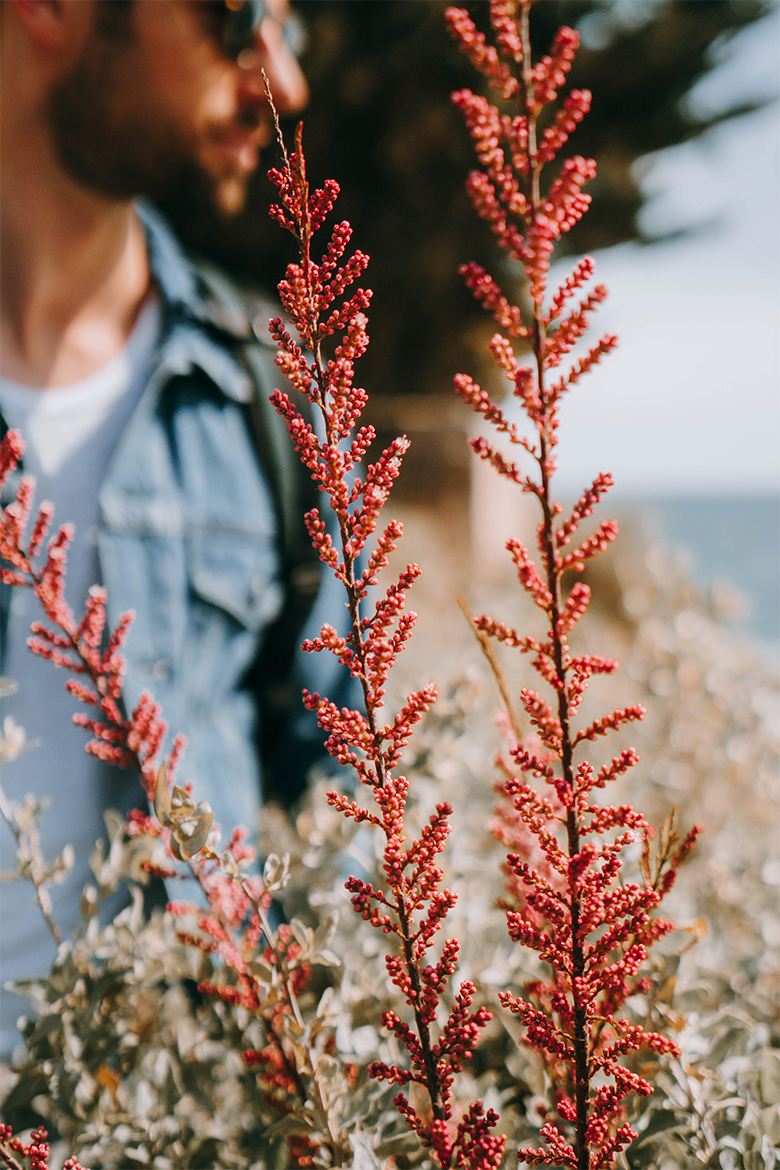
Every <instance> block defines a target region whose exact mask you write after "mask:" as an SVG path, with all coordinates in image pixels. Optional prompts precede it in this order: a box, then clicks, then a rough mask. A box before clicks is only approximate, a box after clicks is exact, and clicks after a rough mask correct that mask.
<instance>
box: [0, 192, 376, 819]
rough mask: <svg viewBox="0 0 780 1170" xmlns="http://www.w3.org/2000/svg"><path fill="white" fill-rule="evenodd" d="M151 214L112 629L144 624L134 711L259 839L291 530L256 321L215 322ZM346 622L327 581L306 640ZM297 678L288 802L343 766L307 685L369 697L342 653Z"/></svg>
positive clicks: (129, 700) (107, 545) (114, 467)
mask: <svg viewBox="0 0 780 1170" xmlns="http://www.w3.org/2000/svg"><path fill="white" fill-rule="evenodd" d="M140 211H141V215H142V218H143V220H144V224H145V227H146V231H147V241H148V248H149V259H150V266H151V270H152V274H153V277H154V280H155V282H156V285H157V288H158V292H159V295H160V300H161V307H162V314H163V329H162V341H161V344H160V347H159V353H158V354H157V357H156V360H155V363H154V367H153V370H152V373H151V376H150V379H149V383H148V385H147V388H146V390H145V392H144V394H143V396H142V398H141V400H140V402H139V404H138V406H137V408H136V410H135V412H134V414H133V416H132V418H131V420H130V422H129V423H128V425H127V427H126V428H125V431H124V433H123V435H122V437H121V439H120V442H119V444H118V447H117V449H116V452H115V454H114V457H113V459H112V461H111V464H110V467H109V470H108V473H107V475H106V478H105V480H104V482H103V484H102V487H101V490H100V496H99V505H100V521H99V537H98V547H99V557H100V566H101V574H102V583H103V584H104V585H105V587H106V589H107V593H108V618H109V621H110V624H111V626H112V627H113V626H115V625H116V623H117V621H118V619H119V616H120V614H122V613H124V612H125V611H127V610H133V611H134V612H135V621H134V622H133V625H132V627H131V630H130V633H129V636H128V639H127V642H126V646H125V657H126V660H127V674H126V678H125V685H124V702H125V707H126V709H127V710H131V709H132V708H133V706H134V705H135V704H136V702H137V700H138V697H139V695H140V694H141V692H142V691H144V690H148V691H151V692H152V693H153V695H154V697H155V699H156V700H157V701H158V702H159V703H160V705H161V707H162V712H163V716H164V718H165V720H166V722H167V724H168V727H169V729H170V730H169V736H168V745H166V746H169V744H170V740H171V739H172V737H173V734H174V733H178V732H182V733H184V734H185V735H186V736H187V740H188V748H187V753H186V757H185V760H186V766H185V767H184V775H186V777H187V778H191V779H192V780H193V782H194V786H195V794H196V799H198V800H202V799H205V800H208V801H209V803H210V804H211V806H212V808H213V810H214V814H215V819H216V820H217V822H219V824H220V825H221V827H222V830H223V834H224V835H228V834H229V833H230V831H231V830H232V828H233V827H234V826H235V825H238V824H243V825H246V826H247V827H248V828H250V830H252V829H254V826H255V825H256V824H257V822H258V815H259V812H260V808H261V805H262V801H263V778H262V775H261V764H260V761H259V758H258V750H257V727H258V718H259V711H258V703H259V693H258V691H257V690H256V689H255V690H253V689H252V687H251V684H248V683H247V672H248V670H249V668H250V667H251V665H252V664H253V662H254V661H255V659H256V658H257V656H258V652H259V651H260V649H261V647H262V643H263V637H264V633H265V632H266V631H267V630H268V628H269V625H270V623H272V622H273V619H274V618H275V617H276V616H277V615H278V613H279V611H280V608H281V606H282V603H283V589H282V581H281V574H280V560H279V555H278V551H277V518H276V515H275V510H274V506H273V501H272V497H271V493H270V491H269V486H268V482H267V480H266V477H265V476H264V474H263V471H262V469H261V467H260V466H259V463H258V456H257V453H256V446H255V442H254V440H253V436H252V433H251V423H250V421H249V411H248V405H247V404H248V403H249V402H250V400H251V398H252V395H253V386H252V381H251V379H250V377H249V375H248V373H247V371H246V369H245V368H244V367H243V366H242V364H241V362H240V360H239V359H238V358H237V357H236V356H235V349H236V347H235V345H234V344H233V342H234V341H235V339H236V337H240V336H241V335H243V333H245V332H246V329H247V328H248V325H247V321H246V320H243V321H241V320H239V321H238V322H236V321H233V322H231V321H229V320H228V321H226V320H225V319H224V314H220V313H219V312H217V311H215V307H214V304H213V303H211V302H210V301H209V299H208V297H207V296H206V295H204V293H203V291H202V289H201V287H200V285H199V282H198V280H197V278H196V274H195V271H194V270H193V267H192V266H191V264H190V263H189V262H188V260H187V258H186V257H185V256H184V254H183V253H182V251H181V249H180V248H179V246H178V244H177V243H176V241H175V239H174V238H173V236H172V235H171V233H170V231H169V230H168V228H167V227H166V226H165V225H164V224H163V223H162V221H161V220H160V219H159V217H158V216H157V215H156V214H154V213H153V212H151V211H150V210H149V209H147V208H141V209H140ZM256 331H257V332H258V334H260V336H261V337H262V330H261V329H260V328H258V329H257V330H256ZM261 343H262V341H261ZM266 344H270V341H267V342H266ZM281 382H282V379H281V376H280V382H279V383H277V384H281ZM273 388H274V386H273V385H269V386H267V387H266V388H265V391H264V392H265V393H266V395H267V394H270V392H271V391H272V390H273ZM344 612H345V610H344V606H343V601H342V599H341V598H340V597H339V596H338V590H337V587H336V586H335V583H332V581H331V578H330V574H327V575H326V577H325V580H324V583H323V586H322V588H321V590H320V595H319V596H318V598H317V601H316V604H315V606H314V609H313V611H312V614H311V617H310V620H309V626H308V627H307V629H306V631H305V634H307V635H311V634H312V632H313V631H315V630H316V631H318V630H319V628H320V626H321V625H322V623H323V621H325V620H328V621H330V622H331V623H333V624H337V625H341V624H343V622H342V621H340V620H339V618H338V614H339V613H341V614H344ZM1 669H2V663H0V670H1ZM290 673H291V683H290V689H291V693H294V694H295V695H296V696H298V698H297V704H296V706H295V707H294V709H293V710H292V711H291V712H290V714H289V716H288V717H287V719H286V721H285V726H284V728H283V732H282V735H281V738H280V740H279V743H278V745H277V748H276V751H275V764H276V767H277V769H280V770H281V773H282V774H281V776H279V777H277V790H278V791H280V792H281V794H282V795H283V796H287V797H288V798H292V797H294V796H295V795H297V794H298V793H299V792H300V791H301V789H302V787H303V784H304V781H305V775H306V773H307V771H308V770H309V769H310V767H311V766H312V765H313V764H315V763H320V764H323V765H325V766H327V765H328V763H330V761H329V760H328V757H327V756H326V754H325V752H324V748H323V735H322V732H321V731H320V730H319V729H318V728H317V726H316V719H315V717H314V715H313V714H312V713H311V712H307V711H305V710H304V708H303V705H302V702H301V701H300V698H299V696H300V690H301V687H302V686H304V685H306V686H308V687H309V689H310V690H312V691H318V692H319V693H321V694H327V695H329V696H330V697H331V698H333V699H334V701H335V702H337V703H339V705H343V704H345V703H347V702H349V700H350V692H351V691H352V698H353V700H354V692H353V686H354V684H353V682H352V680H351V679H350V678H349V676H348V674H347V673H346V672H345V671H344V670H343V668H341V667H340V666H339V665H338V664H337V663H335V661H334V660H333V658H332V656H330V655H327V656H326V655H322V654H321V655H304V654H302V652H300V651H299V652H298V655H297V657H296V658H295V659H294V661H293V663H292V665H291V672H290Z"/></svg>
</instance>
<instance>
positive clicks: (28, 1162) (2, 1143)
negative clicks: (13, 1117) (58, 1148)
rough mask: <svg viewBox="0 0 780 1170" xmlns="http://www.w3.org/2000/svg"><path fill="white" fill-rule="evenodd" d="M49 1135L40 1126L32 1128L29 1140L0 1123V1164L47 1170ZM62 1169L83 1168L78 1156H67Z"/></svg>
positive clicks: (15, 1169) (18, 1169)
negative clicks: (25, 1140) (18, 1135)
mask: <svg viewBox="0 0 780 1170" xmlns="http://www.w3.org/2000/svg"><path fill="white" fill-rule="evenodd" d="M48 1139H49V1135H48V1133H47V1132H46V1130H45V1129H43V1128H42V1127H40V1128H38V1129H34V1130H33V1131H32V1133H31V1134H30V1140H29V1142H23V1141H22V1140H21V1138H18V1137H14V1135H13V1130H12V1128H11V1126H10V1125H3V1124H2V1123H0V1166H5V1167H7V1168H8V1170H27V1168H28V1167H29V1170H49V1154H50V1152H51V1151H50V1147H49V1140H48ZM62 1170H85V1167H84V1166H82V1165H81V1163H80V1162H79V1160H78V1158H76V1157H75V1156H74V1157H72V1158H68V1159H67V1160H66V1161H65V1163H64V1164H63V1167H62Z"/></svg>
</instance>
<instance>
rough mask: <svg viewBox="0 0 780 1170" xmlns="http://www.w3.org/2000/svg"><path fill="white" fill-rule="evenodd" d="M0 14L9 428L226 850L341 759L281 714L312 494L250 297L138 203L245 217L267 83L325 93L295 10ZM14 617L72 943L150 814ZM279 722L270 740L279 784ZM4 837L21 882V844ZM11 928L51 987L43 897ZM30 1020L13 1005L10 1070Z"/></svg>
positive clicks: (175, 3)
mask: <svg viewBox="0 0 780 1170" xmlns="http://www.w3.org/2000/svg"><path fill="white" fill-rule="evenodd" d="M0 10H1V11H2V74H1V78H2V80H1V82H0V84H1V85H2V92H1V94H0V96H1V98H2V152H3V163H2V192H1V193H2V202H1V203H0V246H1V247H2V252H1V254H0V266H1V267H0V275H1V276H2V284H1V285H0V339H1V340H2V358H1V362H2V364H1V365H0V374H1V375H2V377H1V378H0V412H2V413H1V415H0V425H2V427H3V429H5V427H18V428H19V429H20V430H21V431H22V433H23V436H24V438H25V441H26V443H27V452H26V455H25V467H24V470H25V471H26V472H28V473H33V474H35V475H36V477H37V480H38V491H37V500H38V501H39V502H40V501H41V500H42V499H50V500H52V501H53V502H54V504H55V507H56V520H57V521H59V522H60V523H62V522H65V521H69V522H73V523H75V525H76V535H75V538H74V541H73V544H72V547H71V550H70V554H69V575H68V583H67V587H66V597H67V599H68V601H69V603H70V605H71V607H72V608H73V609H74V611H75V612H77V613H78V612H79V611H81V610H82V609H83V605H84V600H85V597H86V593H87V590H88V588H89V586H90V585H91V584H93V583H95V582H96V581H100V582H102V583H103V584H104V585H105V586H106V588H107V590H108V599H109V600H108V609H109V618H110V621H111V624H112V625H115V624H116V621H117V619H118V617H119V615H120V613H122V612H123V611H126V610H128V609H133V610H134V611H135V612H136V620H135V623H134V625H133V627H132V630H131V634H130V636H129V639H128V642H127V646H126V657H127V675H126V682H125V702H126V705H127V707H128V708H132V706H134V704H135V702H136V701H137V698H138V695H139V694H140V692H141V691H142V690H144V689H149V690H151V691H153V693H154V695H155V698H156V699H157V700H158V701H159V702H160V703H161V705H162V708H163V713H164V716H165V718H166V720H167V722H168V726H169V727H170V729H171V734H172V733H174V732H183V733H184V734H185V735H186V736H187V737H188V740H189V748H188V751H187V754H186V756H185V763H184V765H183V773H184V777H185V778H191V779H192V780H193V782H194V785H195V791H196V794H197V798H198V799H207V800H208V801H209V802H210V803H211V805H212V807H213V808H214V811H215V815H216V819H217V821H218V822H219V823H220V824H221V826H222V828H223V830H225V831H226V832H228V833H229V832H230V830H231V829H232V828H233V827H234V826H235V825H236V824H245V825H248V826H249V827H250V828H251V827H253V826H254V825H255V823H256V819H257V816H258V813H259V809H260V804H261V800H262V794H263V792H265V795H266V797H267V795H268V791H269V786H270V785H271V784H275V785H276V788H277V790H278V791H279V792H281V794H282V795H283V796H285V797H290V796H291V795H294V794H295V793H296V792H298V791H300V788H301V785H302V782H303V776H304V774H305V772H306V770H307V768H308V767H309V766H310V765H311V764H312V762H314V761H315V760H317V759H318V758H321V757H322V754H323V749H322V741H321V736H320V735H319V734H318V732H317V731H316V729H315V728H314V727H313V726H312V723H311V719H310V716H309V714H308V713H303V712H302V711H301V709H300V704H299V706H298V713H294V714H292V715H291V716H290V717H289V718H287V719H286V720H284V719H283V717H282V707H283V703H284V701H285V700H286V699H287V698H288V697H289V695H290V693H292V691H293V690H295V689H296V688H298V693H300V692H299V687H300V679H299V678H298V677H297V674H299V673H300V671H299V663H297V662H293V648H294V643H295V641H296V640H297V641H299V640H300V638H299V637H298V635H299V634H300V624H301V615H302V614H304V613H305V612H306V611H307V609H310V608H311V597H312V588H311V586H312V581H313V576H312V565H311V564H307V563H306V560H305V557H304V556H303V555H302V554H301V553H300V551H299V549H298V548H297V547H296V543H295V542H296V540H297V530H295V531H293V529H294V528H295V523H296V521H295V517H293V516H291V513H290V506H291V504H295V501H294V500H292V499H291V497H292V496H293V495H294V494H295V491H296V490H297V486H298V480H299V478H300V477H298V479H296V478H295V474H294V473H292V472H291V471H290V470H289V462H288V455H289V451H288V449H287V448H285V449H282V447H281V446H280V442H279V436H278V433H276V432H275V431H274V423H275V421H276V416H274V415H273V414H272V412H271V413H269V412H268V411H266V412H265V413H264V411H263V407H262V400H263V398H264V397H265V396H267V394H268V393H270V391H271V390H272V389H273V387H274V385H275V384H276V382H275V380H274V373H273V364H272V351H271V349H270V346H267V345H266V346H265V347H264V346H263V345H262V344H259V343H258V342H257V340H256V339H255V337H253V334H252V329H251V328H250V324H251V323H250V321H249V320H248V316H247V310H246V306H245V304H244V303H243V301H242V299H241V297H240V296H238V295H237V293H236V291H235V290H234V289H232V288H231V286H230V285H229V284H227V283H225V282H224V280H223V279H222V278H221V277H220V275H219V274H218V273H215V272H213V271H211V270H208V269H206V268H205V267H200V268H198V267H195V268H193V266H192V264H191V263H190V262H189V261H188V260H187V259H186V258H185V257H184V255H183V254H182V252H181V251H180V249H179V248H178V245H177V244H176V242H175V240H174V239H173V237H172V236H171V234H170V232H169V231H168V230H167V228H166V227H165V226H164V225H163V223H162V222H161V221H160V219H159V218H158V217H157V216H156V215H154V214H153V213H152V212H151V211H150V210H149V209H148V208H146V209H144V208H141V209H139V207H137V206H136V205H135V203H134V202H133V201H134V200H135V199H136V198H137V197H139V196H148V197H152V198H154V197H163V196H170V195H171V194H172V193H174V194H175V192H177V191H185V190H188V189H190V190H192V189H194V188H195V187H196V186H197V187H199V188H204V189H206V190H207V191H208V192H209V193H210V195H211V197H212V199H213V200H214V201H215V203H216V204H217V206H218V207H219V208H220V209H221V210H222V211H223V212H225V213H231V212H235V211H237V210H238V209H239V208H240V207H241V206H242V204H243V202H244V196H245V191H246V187H247V183H248V181H249V178H250V176H251V175H252V173H253V171H254V170H255V168H256V167H257V164H258V155H259V151H260V150H261V149H262V148H263V147H264V146H265V145H266V144H267V143H268V142H269V140H270V137H271V134H272V120H271V117H270V110H269V108H268V104H267V102H266V98H265V92H264V87H263V80H262V73H261V70H264V71H265V73H266V75H267V77H268V79H269V84H270V88H271V91H272V93H273V96H274V100H275V102H276V105H277V107H278V109H279V111H280V112H281V113H282V114H285V113H286V114H291V113H295V112H297V111H298V110H300V109H301V108H302V107H303V105H304V104H305V101H306V99H307V87H306V81H305V79H304V77H303V75H302V73H301V71H300V68H299V66H298V63H297V60H296V57H295V54H294V51H293V50H294V48H295V43H294V35H295V33H296V25H295V23H294V20H293V17H292V14H291V13H290V12H289V11H288V9H287V4H286V0H224V2H222V0H216V2H212V0H3V3H2V5H0ZM255 333H256V334H258V335H259V336H260V338H261V339H262V337H263V325H262V322H261V321H260V319H259V318H258V319H257V321H256V322H255ZM263 383H265V385H264V386H263ZM258 387H259V389H258ZM253 415H254V418H253ZM258 417H259V422H258ZM258 450H259V452H260V458H259V459H258ZM285 468H286V469H287V470H285ZM309 556H311V554H309ZM314 579H315V580H316V576H315V578H314ZM307 590H308V594H307ZM12 592H13V596H11V593H12ZM1 600H2V604H1V605H0V637H1V638H2V641H0V673H2V674H4V675H8V676H10V677H11V678H14V679H15V680H16V681H17V682H18V683H19V690H18V693H17V695H15V696H13V698H11V699H7V700H4V711H5V713H10V714H11V715H13V717H14V718H15V720H16V721H17V723H19V724H21V725H22V726H23V727H25V729H26V731H27V734H28V737H31V738H32V737H37V738H39V739H40V747H39V748H38V749H37V750H36V751H34V752H31V753H30V754H29V755H26V756H24V757H22V758H20V759H18V760H16V761H15V762H14V763H13V764H12V765H11V766H10V767H8V768H7V769H6V770H5V772H4V775H3V784H4V788H5V790H6V793H7V794H8V795H10V796H11V797H12V798H16V799H20V798H21V797H22V796H23V795H24V793H25V792H28V791H33V792H35V793H36V795H38V796H41V795H47V796H49V797H50V798H51V803H52V808H51V810H50V811H49V813H48V814H47V815H45V816H44V819H43V825H42V828H43V834H42V839H43V846H44V851H45V852H46V853H47V855H49V856H51V855H52V854H53V853H55V852H57V851H59V850H60V849H62V847H63V846H64V845H65V844H67V843H70V844H72V845H73V846H74V847H75V854H76V858H77V860H76V864H75V866H74V869H73V871H72V873H71V875H70V876H69V878H68V879H67V880H66V882H65V883H64V884H63V885H62V886H60V887H58V888H57V889H56V890H55V891H54V894H55V902H54V917H55V920H57V921H58V922H59V924H60V926H61V928H62V929H63V931H64V933H65V934H66V935H67V933H68V932H70V931H71V930H72V929H73V927H74V926H75V924H76V919H77V913H78V899H79V894H80V889H81V887H82V885H83V883H84V881H85V879H86V878H88V876H89V874H88V869H87V858H88V856H89V853H90V851H91V849H92V846H93V844H94V841H95V838H96V837H97V836H99V835H100V834H101V832H102V829H103V825H102V812H103V809H105V808H106V807H110V806H114V807H121V808H122V809H125V810H126V809H128V808H130V807H133V806H134V805H136V804H137V803H138V796H139V791H138V788H137V780H136V779H135V778H134V777H131V776H128V775H127V774H125V773H123V772H119V771H118V770H115V769H111V768H110V767H108V766H107V765H105V764H102V763H101V762H99V761H96V760H93V759H91V758H88V757H87V756H86V755H85V754H84V752H83V746H84V736H83V732H81V730H80V729H79V728H76V727H73V725H72V722H71V719H72V714H73V711H74V709H75V705H74V701H73V700H72V699H71V698H70V696H68V695H67V694H66V693H65V691H64V689H63V685H64V682H65V678H64V677H63V676H62V675H61V674H58V673H57V672H56V671H55V670H54V669H53V667H52V664H51V663H50V662H45V661H42V660H40V659H35V658H33V656H32V655H30V654H29V652H28V651H27V650H26V649H25V640H26V637H27V635H28V632H29V625H30V622H31V621H34V620H36V619H37V618H39V617H40V614H38V613H37V612H36V606H35V602H34V599H33V598H31V596H30V595H29V594H28V593H27V592H26V591H22V590H18V589H17V590H13V591H11V590H10V589H4V590H3V596H2V599H1ZM322 604H323V602H322V599H320V601H319V602H318V604H317V606H316V607H315V608H316V609H317V610H321V609H322ZM319 617H320V614H319V613H317V612H315V613H314V614H313V615H312V621H313V622H314V623H317V622H318V621H319ZM312 665H313V666H314V671H315V673H314V674H312V672H311V670H309V677H308V679H307V680H306V681H307V682H308V683H309V685H310V686H311V687H312V689H318V690H320V691H324V692H326V693H333V691H334V688H335V689H336V690H337V689H338V686H339V685H340V684H339V683H338V682H334V679H333V678H330V677H326V676H327V675H328V672H329V671H330V670H331V667H330V665H329V663H327V662H325V661H320V660H319V659H318V660H317V661H316V662H314V663H313V664H312ZM317 671H319V676H318V675H317V673H316V672H317ZM342 682H343V680H342ZM261 723H262V724H263V725H264V726H265V728H266V731H267V730H269V729H270V731H271V733H272V737H271V738H272V740H273V742H271V738H269V737H268V736H266V740H265V746H266V751H265V760H264V767H265V775H264V776H261V770H262V768H261V764H260V762H259V759H258V754H259V753H258V750H257V741H258V726H259V725H260V724H261ZM274 768H275V771H276V774H275V776H271V772H272V771H273V769H274ZM0 832H2V843H3V852H4V854H5V856H4V859H3V868H4V869H8V868H10V867H11V859H12V856H13V842H12V839H11V836H10V833H9V832H8V831H7V829H6V827H5V826H0ZM2 912H3V930H2V952H1V953H0V958H1V959H2V964H3V966H2V979H3V981H6V980H9V979H13V978H19V977H22V976H24V975H25V974H30V975H32V974H39V973H41V972H42V971H44V970H45V969H46V968H47V966H48V962H49V961H50V958H51V956H52V954H53V944H52V940H51V939H50V938H48V937H47V935H46V932H45V928H44V927H43V923H42V921H40V920H39V919H38V918H37V917H36V916H35V915H36V912H35V909H34V907H33V903H32V897H31V894H30V891H29V889H27V888H25V886H24V883H15V884H14V885H13V886H10V887H9V886H6V887H5V888H4V890H3V903H2ZM26 1006H27V1005H26V1001H25V1000H22V999H20V998H19V997H18V996H9V995H7V994H5V993H4V996H3V1016H2V1029H3V1035H2V1051H3V1052H6V1053H7V1052H8V1051H9V1050H10V1048H11V1047H12V1046H13V1043H14V1039H15V1027H14V1025H15V1019H16V1016H18V1014H19V1013H20V1012H21V1011H24V1010H25V1007H26Z"/></svg>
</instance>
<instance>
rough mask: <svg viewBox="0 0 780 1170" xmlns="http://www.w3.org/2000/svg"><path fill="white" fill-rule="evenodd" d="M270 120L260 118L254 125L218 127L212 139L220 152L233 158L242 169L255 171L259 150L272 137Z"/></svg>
mask: <svg viewBox="0 0 780 1170" xmlns="http://www.w3.org/2000/svg"><path fill="white" fill-rule="evenodd" d="M270 129H271V127H270V122H268V123H267V122H266V120H265V119H262V120H258V122H256V123H255V124H254V125H253V126H251V127H250V126H239V127H237V126H234V125H233V126H230V127H224V128H221V129H216V130H214V131H213V132H212V134H211V141H212V144H213V146H214V147H215V148H216V150H217V151H218V153H219V154H220V155H222V156H223V157H227V158H229V159H230V160H231V162H232V164H233V165H234V166H235V167H237V168H238V169H240V170H242V171H253V170H255V168H256V167H257V163H258V159H259V150H260V148H261V147H263V146H266V145H267V144H268V142H269V139H270Z"/></svg>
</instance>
